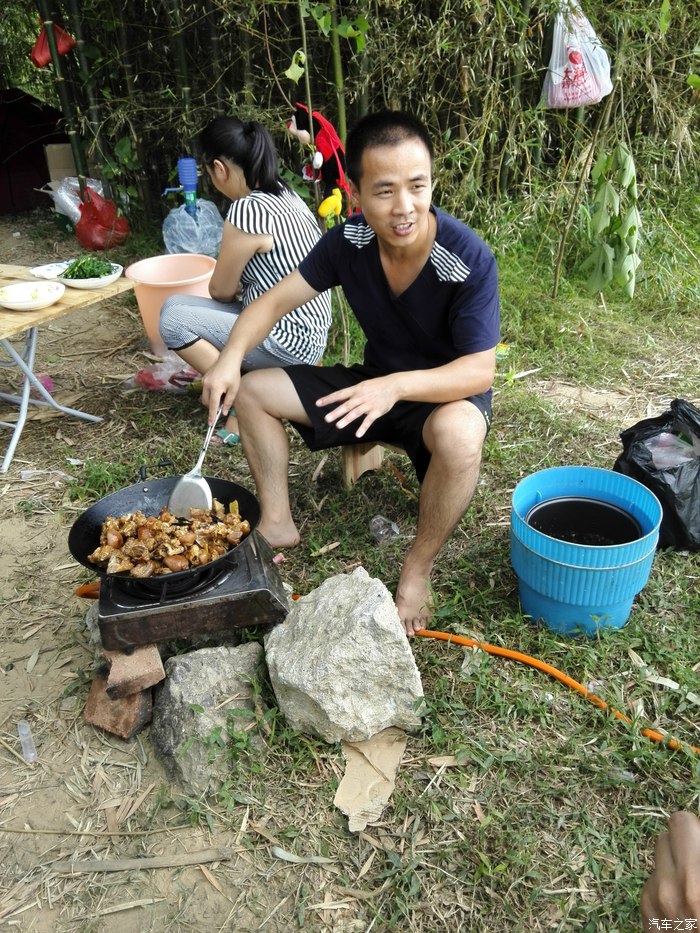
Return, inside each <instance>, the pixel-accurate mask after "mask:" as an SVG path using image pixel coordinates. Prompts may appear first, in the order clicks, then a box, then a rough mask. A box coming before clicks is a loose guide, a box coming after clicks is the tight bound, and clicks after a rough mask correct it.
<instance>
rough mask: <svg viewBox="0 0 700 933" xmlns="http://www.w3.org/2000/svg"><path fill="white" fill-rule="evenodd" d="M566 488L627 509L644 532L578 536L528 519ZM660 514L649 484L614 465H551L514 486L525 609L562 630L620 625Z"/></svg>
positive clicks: (514, 548) (514, 536) (647, 565)
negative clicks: (601, 539) (619, 539)
mask: <svg viewBox="0 0 700 933" xmlns="http://www.w3.org/2000/svg"><path fill="white" fill-rule="evenodd" d="M562 496H572V497H583V498H589V499H593V500H597V501H598V502H604V503H609V504H610V505H612V506H616V507H618V508H621V509H623V510H624V511H625V512H627V513H628V514H629V515H630V516H631V517H632V518H633V519H634V520H635V521H636V522H637V523H638V524H639V527H640V529H641V533H640V536H639V537H638V538H636V539H635V540H633V541H629V542H627V543H624V544H613V545H591V544H578V543H574V542H569V541H562V540H560V539H559V538H554V537H551V536H550V535H547V534H544V533H543V532H541V531H538V530H537V529H536V528H533V527H532V526H531V525H529V524H528V523H527V515H528V513H529V512H530V510H531V509H532V508H534V507H535V506H536V505H538V503H540V502H544V501H547V500H550V499H556V498H560V497H562ZM661 515H662V511H661V504H660V503H659V500H658V499H657V498H656V496H655V495H654V494H653V493H652V492H651V491H650V490H649V489H647V488H646V486H643V485H642V484H641V483H638V482H637V481H636V480H634V479H631V478H630V477H629V476H623V474H621V473H615V472H613V471H612V470H601V469H597V468H596V467H581V466H569V467H553V468H552V469H549V470H541V471H540V472H539V473H533V474H532V476H528V477H526V479H524V480H522V481H521V482H520V483H518V485H517V486H516V487H515V490H514V492H513V503H512V510H511V534H510V543H511V563H512V564H513V569H514V570H515V573H516V575H517V577H518V581H519V587H520V605H521V607H522V610H523V612H524V613H525V614H526V615H528V616H530V617H531V618H532V620H533V621H542V622H544V624H545V625H547V626H548V627H549V628H551V629H553V630H554V631H555V632H558V633H559V634H561V635H580V634H585V635H588V636H594V635H595V634H596V633H597V632H599V631H600V630H602V629H610V628H621V627H622V626H623V625H624V624H625V623H626V622H627V620H628V619H629V615H630V612H631V610H632V602H633V600H634V597H635V596H636V595H637V593H639V592H640V590H642V589H643V588H644V586H645V585H646V582H647V580H648V579H649V573H650V571H651V565H652V563H653V561H654V554H655V552H656V545H657V543H658V539H659V526H660V524H661Z"/></svg>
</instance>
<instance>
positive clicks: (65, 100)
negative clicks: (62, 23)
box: [36, 0, 87, 194]
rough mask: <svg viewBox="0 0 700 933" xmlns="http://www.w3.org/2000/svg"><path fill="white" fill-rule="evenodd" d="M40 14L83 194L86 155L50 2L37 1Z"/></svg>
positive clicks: (46, 0) (45, 0) (44, 0)
mask: <svg viewBox="0 0 700 933" xmlns="http://www.w3.org/2000/svg"><path fill="white" fill-rule="evenodd" d="M36 2H37V7H38V9H39V13H40V14H41V18H42V19H43V21H44V29H45V31H46V39H47V41H48V43H49V51H50V52H51V63H52V65H53V70H54V81H55V83H56V93H57V94H58V99H59V102H60V104H61V113H62V114H63V118H64V120H65V121H66V135H67V136H68V141H69V142H70V147H71V152H72V153H73V160H74V161H75V170H76V172H77V174H78V184H79V186H80V192H81V194H82V192H83V190H84V188H85V176H86V174H87V172H86V167H85V155H84V153H83V148H82V146H81V144H80V137H79V135H78V130H77V121H76V119H75V112H74V110H73V106H72V104H71V101H70V97H69V95H68V90H67V88H66V79H65V77H64V75H63V70H62V68H61V56H60V55H59V54H58V48H57V46H56V34H55V33H54V28H53V27H54V20H53V16H52V14H51V11H50V9H49V4H48V0H36Z"/></svg>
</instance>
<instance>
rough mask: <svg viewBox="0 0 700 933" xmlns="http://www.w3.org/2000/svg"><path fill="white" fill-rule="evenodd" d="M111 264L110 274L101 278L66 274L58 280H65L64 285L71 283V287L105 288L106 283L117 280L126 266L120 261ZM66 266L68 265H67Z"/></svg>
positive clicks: (57, 279) (109, 283) (58, 277)
mask: <svg viewBox="0 0 700 933" xmlns="http://www.w3.org/2000/svg"><path fill="white" fill-rule="evenodd" d="M111 266H112V272H111V273H110V274H109V275H101V276H100V277H99V278H95V279H67V278H66V277H65V276H64V275H59V276H57V278H56V281H57V282H63V284H64V285H69V286H70V287H71V288H104V287H105V285H111V284H112V282H116V281H117V279H118V278H119V276H120V275H121V274H122V272H123V271H124V267H123V266H120V265H119V263H118V262H113V263H111ZM66 268H68V267H67V266H66Z"/></svg>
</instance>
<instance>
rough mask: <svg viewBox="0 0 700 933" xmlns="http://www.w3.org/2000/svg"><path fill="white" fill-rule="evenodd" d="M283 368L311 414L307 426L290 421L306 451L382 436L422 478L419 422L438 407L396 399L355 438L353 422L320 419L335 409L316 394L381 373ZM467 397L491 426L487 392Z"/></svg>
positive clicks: (425, 455)
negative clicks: (321, 404) (404, 455)
mask: <svg viewBox="0 0 700 933" xmlns="http://www.w3.org/2000/svg"><path fill="white" fill-rule="evenodd" d="M284 371H285V372H286V373H287V375H288V376H289V378H290V379H291V380H292V383H293V385H294V388H295V389H296V391H297V394H298V395H299V398H300V399H301V403H302V405H303V406H304V411H305V412H306V414H307V415H308V416H309V420H310V421H311V427H307V426H306V425H303V424H298V423H297V422H292V424H293V425H294V427H295V428H296V429H297V431H298V432H299V433H300V434H301V436H302V438H303V439H304V443H305V444H306V446H307V447H308V448H309V449H310V450H325V449H326V448H327V447H338V446H339V445H342V444H364V443H367V442H371V441H386V442H387V443H388V444H396V446H397V447H403V449H404V450H405V451H406V453H407V454H408V456H409V457H410V458H411V462H412V463H413V466H414V468H415V471H416V476H417V477H418V480H419V482H423V478H424V477H425V474H426V471H427V469H428V464H429V463H430V452H429V450H428V449H427V447H426V446H425V444H424V443H423V425H424V424H425V422H426V419H427V418H428V415H430V413H431V412H432V411H433V409H435V408H437V407H438V404H437V403H435V402H397V403H396V404H395V405H394V407H393V408H392V409H391V411H389V412H387V413H386V414H385V415H382V417H381V418H377V420H376V421H375V422H373V424H371V425H370V427H369V430H368V431H367V433H366V434H365V435H363V437H361V438H357V437H355V431H356V430H357V427H358V424H357V421H355V422H353V423H352V424H349V425H348V426H347V427H345V428H338V427H337V426H336V425H335V424H329V423H328V422H327V421H325V420H324V415H325V414H326V413H327V412H328V411H329V410H330V409H331V408H333V406H332V405H328V406H325V407H323V408H319V407H318V406H317V405H316V399H319V398H322V397H323V396H324V395H330V393H331V392H335V391H337V390H338V389H344V388H347V387H348V386H353V385H356V384H357V383H358V382H362V381H363V380H365V379H372V378H374V377H376V376H382V375H385V373H381V372H377V371H375V370H373V369H371V368H370V367H368V366H362V365H359V364H356V365H354V366H350V367H349V368H348V367H346V366H341V365H340V364H337V365H335V366H307V365H295V366H285V367H284ZM467 401H469V402H471V403H472V405H475V406H476V407H477V408H478V409H479V411H480V412H481V414H482V415H483V416H484V421H485V422H486V429H487V430H488V429H489V428H490V426H491V391H490V390H489V391H488V392H482V393H481V395H472V396H471V397H470V398H468V399H467Z"/></svg>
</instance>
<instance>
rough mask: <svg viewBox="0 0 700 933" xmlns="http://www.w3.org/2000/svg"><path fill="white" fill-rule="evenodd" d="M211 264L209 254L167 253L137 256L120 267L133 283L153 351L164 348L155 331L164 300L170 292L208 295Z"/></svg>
mask: <svg viewBox="0 0 700 933" xmlns="http://www.w3.org/2000/svg"><path fill="white" fill-rule="evenodd" d="M215 266H216V260H215V259H214V258H213V257H211V256H204V255H203V254H201V253H169V254H167V255H165V256H151V258H150V259H141V260H140V261H139V262H134V263H132V264H131V265H130V266H127V268H126V269H125V270H124V275H125V276H126V278H127V279H132V280H133V281H134V282H136V286H135V287H134V293H135V294H136V301H137V303H138V306H139V311H140V312H141V318H142V320H143V326H144V328H145V331H146V335H147V336H148V341H149V343H150V345H151V350H152V351H153V353H155V354H156V355H158V356H164V355H165V354H166V353H167V349H168V348H167V347H166V346H165V344H164V343H163V341H162V340H161V336H160V332H159V330H158V322H159V320H160V309H161V308H162V306H163V302H164V301H165V299H166V298H169V297H170V295H201V296H202V297H204V298H208V297H209V279H211V276H212V273H213V271H214V267H215Z"/></svg>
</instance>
